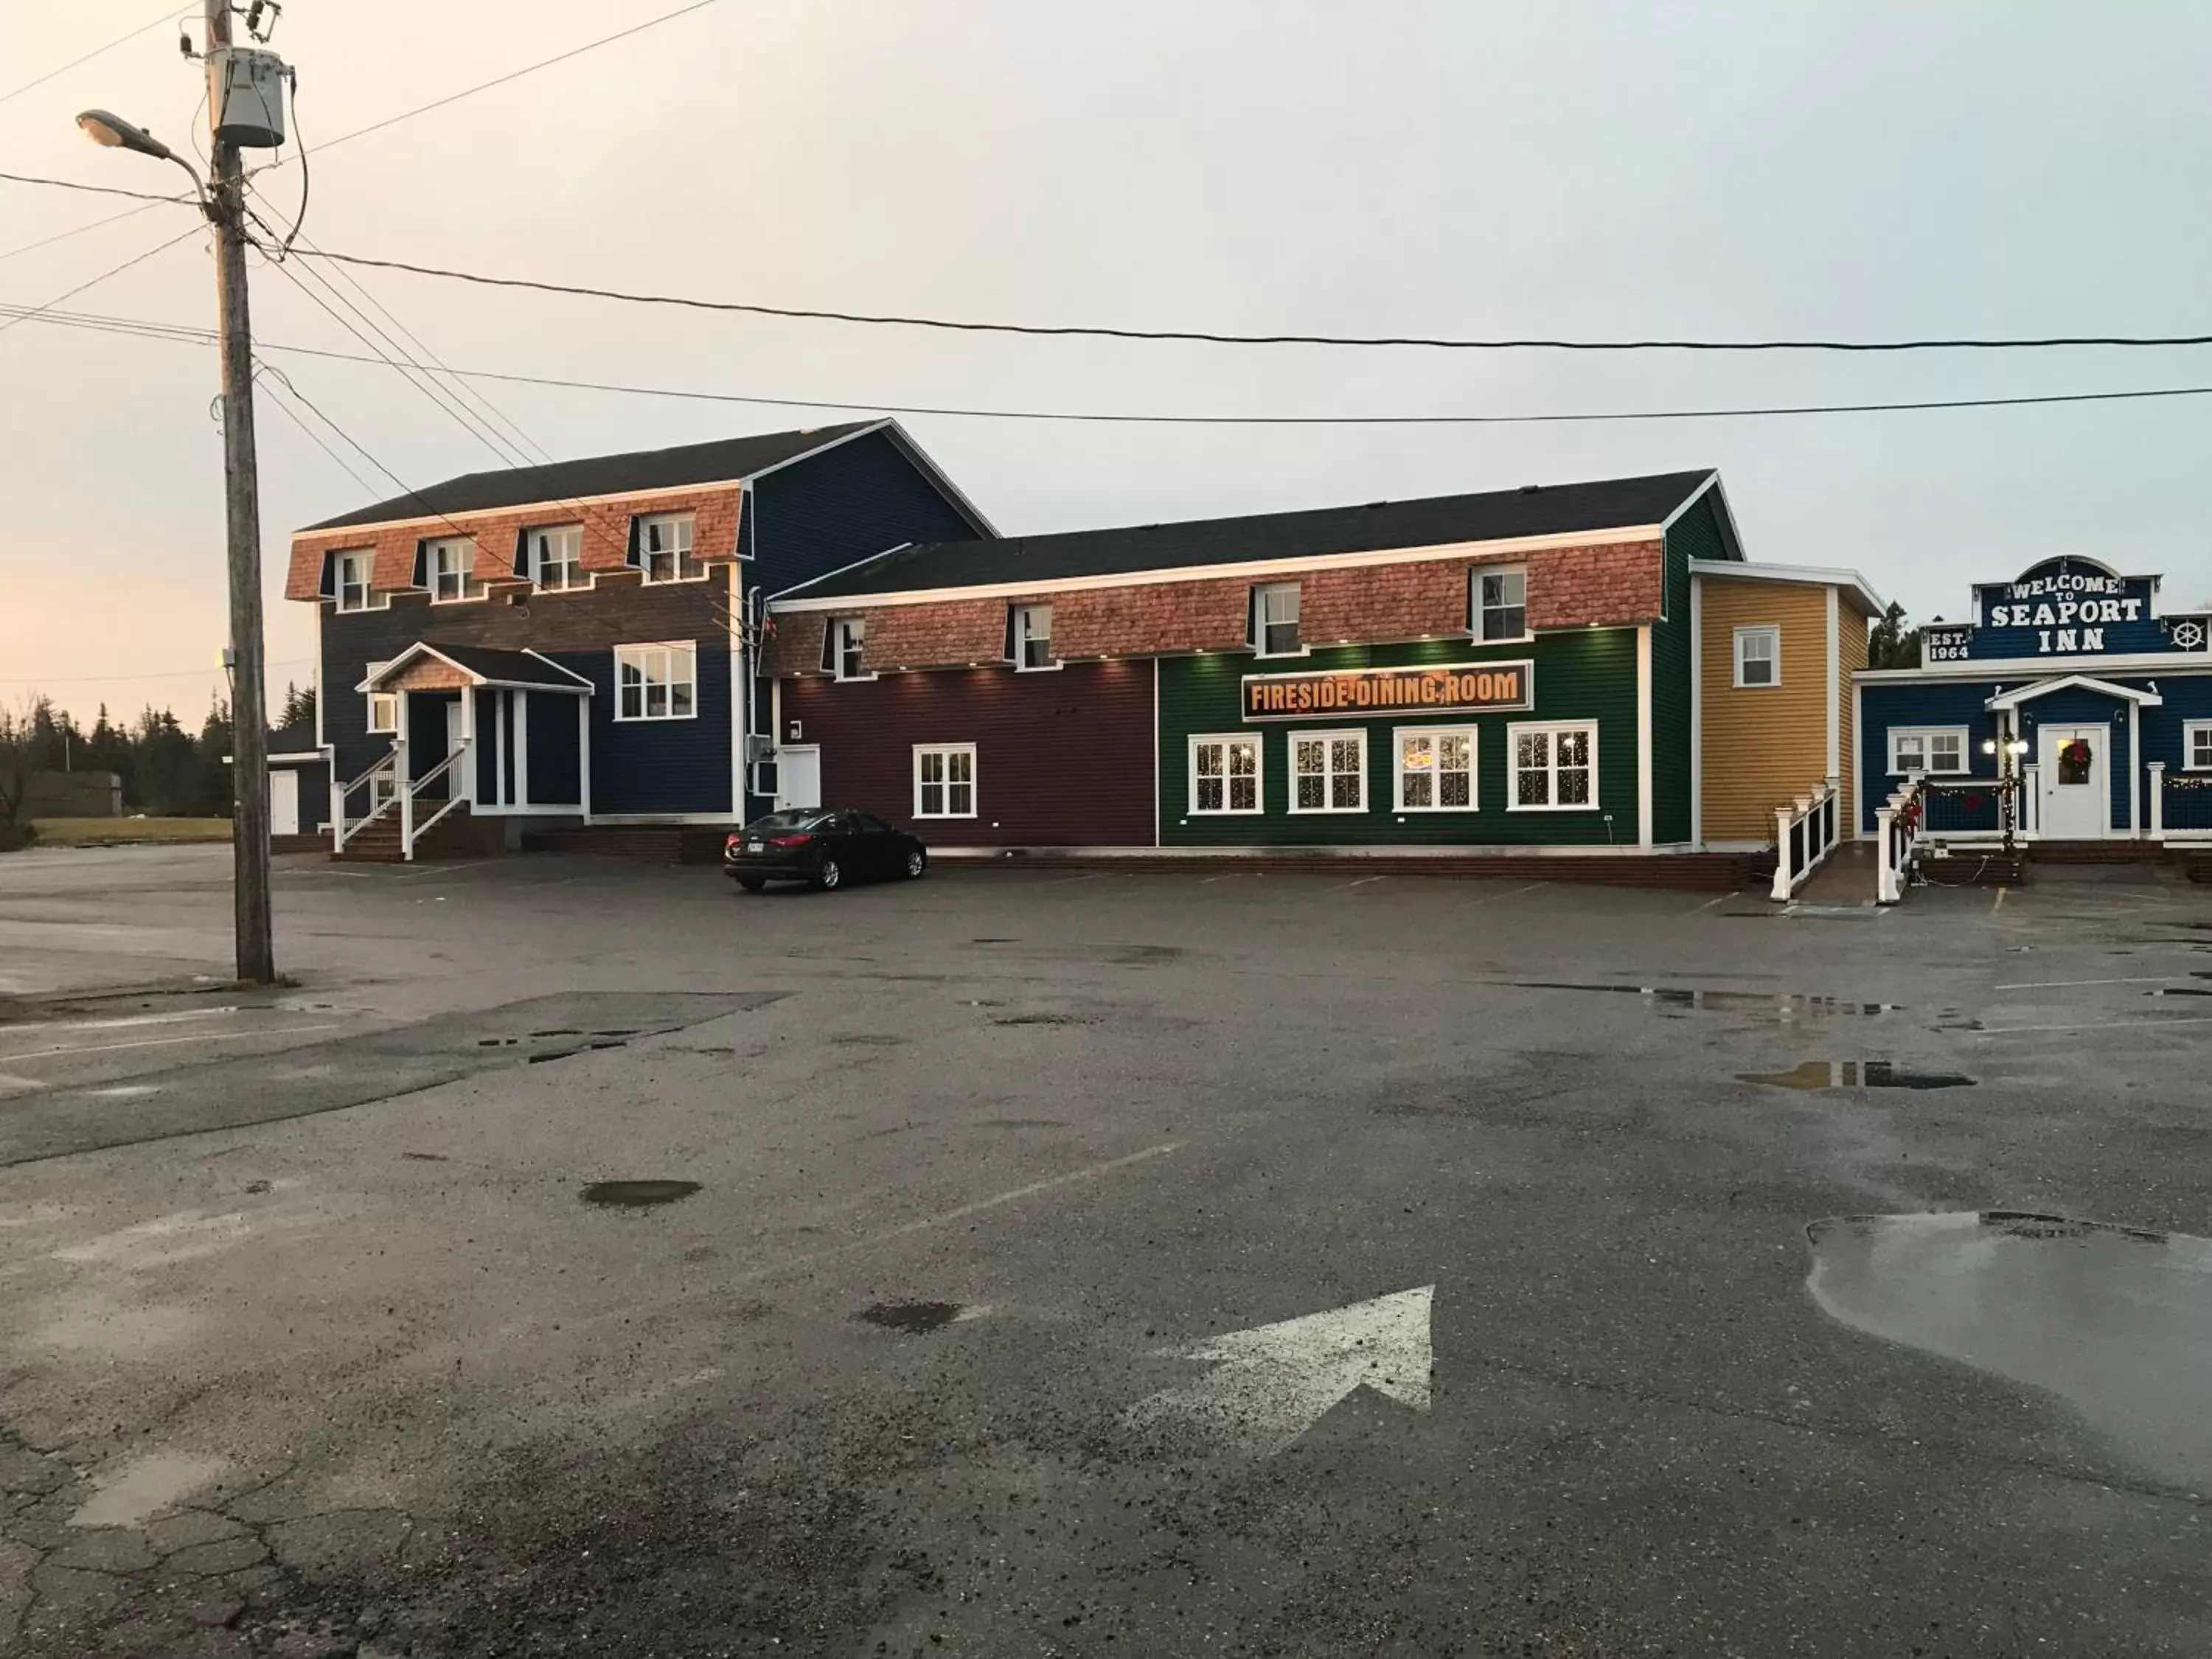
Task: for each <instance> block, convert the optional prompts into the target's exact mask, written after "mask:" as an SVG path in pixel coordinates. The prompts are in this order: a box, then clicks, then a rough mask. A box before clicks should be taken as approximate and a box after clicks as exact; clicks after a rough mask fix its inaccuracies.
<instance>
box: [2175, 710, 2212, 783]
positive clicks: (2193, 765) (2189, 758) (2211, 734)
mask: <svg viewBox="0 0 2212 1659" xmlns="http://www.w3.org/2000/svg"><path fill="white" fill-rule="evenodd" d="M2181 769H2182V770H2183V771H2185V772H2212V720H2184V721H2183V722H2182V723H2181Z"/></svg>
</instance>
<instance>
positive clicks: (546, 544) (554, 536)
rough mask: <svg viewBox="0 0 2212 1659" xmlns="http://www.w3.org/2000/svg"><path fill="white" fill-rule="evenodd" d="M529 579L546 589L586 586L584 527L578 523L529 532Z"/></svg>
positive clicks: (588, 583)
mask: <svg viewBox="0 0 2212 1659" xmlns="http://www.w3.org/2000/svg"><path fill="white" fill-rule="evenodd" d="M530 579H531V580H532V581H534V582H536V583H537V584H538V586H539V587H540V588H542V589H544V591H545V592H550V593H559V592H566V591H567V590H568V589H569V588H572V587H588V586H591V581H592V579H591V578H590V577H589V576H587V575H586V574H584V531H583V526H580V525H567V526H562V528H560V529H558V530H533V531H532V532H530Z"/></svg>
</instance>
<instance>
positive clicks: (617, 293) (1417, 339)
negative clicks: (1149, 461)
mask: <svg viewBox="0 0 2212 1659" xmlns="http://www.w3.org/2000/svg"><path fill="white" fill-rule="evenodd" d="M327 148H329V146H327V145H325V149H327ZM314 257H315V258H319V259H330V260H333V261H336V262H337V263H339V264H349V265H364V266H368V267H371V268H373V269H375V270H404V271H409V272H411V273H412V274H414V275H415V276H436V277H441V278H443V279H445V280H446V281H448V282H456V283H474V284H476V285H477V286H478V287H480V288H507V289H530V290H531V291H532V292H534V293H539V294H564V295H573V296H575V297H578V298H581V299H590V300H613V301H620V302H621V303H623V304H624V305H642V306H674V307H680V308H682V309H684V310H688V311H718V312H734V313H741V314H744V315H746V316H751V317H785V318H796V319H801V320H805V321H812V322H832V323H864V324H867V325H871V326H875V327H884V328H931V329H942V330H948V331H952V332H955V333H960V334H1020V335H1028V336H1031V337H1042V338H1049V339H1069V338H1074V339H1095V340H1164V341H1181V342H1196V343H1203V344H1208V345H1253V346H1261V345H1269V346H1272V345H1316V346H1361V347H1373V346H1388V347H1401V346H1403V347H1419V348H1422V349H1430V350H1437V351H1869V352H1899V351H2019V350H2044V349H2049V348H2051V347H2054V346H2201V345H2212V334H2065V335H2048V336H2041V337H2029V338H2020V339H1994V338H1986V337H1982V338H1970V337H1958V338H1948V339H1942V338H1936V339H1914V340H1656V339H1655V340H1561V339H1536V338H1528V339H1513V338H1498V339H1476V338H1470V337H1455V336H1450V335H1419V334H1231V333H1226V332H1221V331H1213V330H1207V329H1187V328H1121V327H1114V326H1110V325H1103V324H1099V325H1094V324H1085V323H989V322H977V321H974V320H971V319H961V318H951V317H924V316H900V315H896V314H893V313H881V312H867V311H823V310H817V309H814V308H811V307H797V306H767V305H756V304H753V303H752V302H750V301H738V300H702V299H698V298H696V297H694V296H692V295H681V294H642V293H635V292H631V291H629V290H626V289H611V288H590V287H586V286H583V285H581V284H578V283H549V282H541V281H538V279H536V278H534V277H526V276H485V275H484V274H483V273H482V272H480V271H473V270H453V269H451V268H450V267H448V266H444V265H425V264H415V263H413V262H411V261H410V260H405V259H372V258H367V257H365V256H363V255H361V254H355V253H333V252H331V251H330V250H329V249H327V248H325V250H323V251H322V252H319V253H317V254H316V255H315V256H314Z"/></svg>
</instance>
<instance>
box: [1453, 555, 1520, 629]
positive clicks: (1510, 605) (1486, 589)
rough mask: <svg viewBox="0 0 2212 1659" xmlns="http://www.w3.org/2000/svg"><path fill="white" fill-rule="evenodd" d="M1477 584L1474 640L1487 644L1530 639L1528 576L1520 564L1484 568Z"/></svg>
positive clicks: (1474, 575)
mask: <svg viewBox="0 0 2212 1659" xmlns="http://www.w3.org/2000/svg"><path fill="white" fill-rule="evenodd" d="M1468 579H1469V580H1470V581H1471V582H1472V583H1473V584H1474V605H1473V607H1472V609H1473V611H1474V618H1473V620H1474V629H1472V630H1471V631H1472V632H1473V633H1474V637H1475V638H1476V639H1478V640H1480V641H1482V642H1483V643H1484V644H1486V645H1495V644H1498V643H1500V642H1502V641H1508V640H1525V639H1527V638H1528V571H1526V570H1525V569H1523V568H1522V567H1520V566H1519V565H1502V566H1498V567H1488V566H1482V567H1478V568H1475V569H1474V570H1473V571H1471V572H1469V573H1468Z"/></svg>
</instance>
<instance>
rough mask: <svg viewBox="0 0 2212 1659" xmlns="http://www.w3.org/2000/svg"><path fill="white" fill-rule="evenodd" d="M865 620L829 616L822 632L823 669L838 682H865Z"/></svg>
mask: <svg viewBox="0 0 2212 1659" xmlns="http://www.w3.org/2000/svg"><path fill="white" fill-rule="evenodd" d="M867 644H868V619H867V618H866V617H830V618H829V623H828V625H827V626H825V627H824V628H823V630H822V667H823V672H825V673H830V674H835V675H836V677H837V678H839V679H841V680H866V679H872V678H875V677H874V676H873V675H872V674H871V673H869V672H868V652H867Z"/></svg>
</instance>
